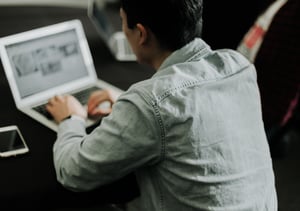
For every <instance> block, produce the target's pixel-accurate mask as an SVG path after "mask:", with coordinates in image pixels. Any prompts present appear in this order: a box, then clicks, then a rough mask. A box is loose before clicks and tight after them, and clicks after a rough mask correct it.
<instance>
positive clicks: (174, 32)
mask: <svg viewBox="0 0 300 211" xmlns="http://www.w3.org/2000/svg"><path fill="white" fill-rule="evenodd" d="M202 1H203V0H146V1H144V0H121V7H122V8H123V10H124V11H125V12H126V14H127V24H128V27H129V28H131V29H133V28H134V27H135V26H136V24H137V23H141V24H143V25H144V26H146V27H148V28H149V29H150V30H151V31H152V32H153V33H154V34H155V36H156V38H157V40H158V42H159V44H160V46H161V47H162V48H165V49H168V50H172V51H174V50H177V49H179V48H181V47H183V46H184V45H186V44H187V43H189V42H191V41H192V40H193V39H194V38H195V37H200V36H201V31H202V6H203V5H202V4H203V3H202Z"/></svg>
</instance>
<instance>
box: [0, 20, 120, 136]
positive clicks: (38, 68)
mask: <svg viewBox="0 0 300 211" xmlns="http://www.w3.org/2000/svg"><path fill="white" fill-rule="evenodd" d="M0 55H1V61H2V64H3V68H4V71H5V74H6V77H7V79H8V82H9V86H10V89H11V92H12V95H13V97H14V101H15V104H16V107H17V108H18V109H19V110H20V111H22V112H24V113H25V114H27V115H29V116H30V117H32V118H33V119H35V120H37V121H39V122H40V123H42V124H44V125H45V126H47V127H48V128H50V129H52V130H54V131H57V124H56V123H55V121H54V120H53V118H52V117H51V115H50V114H49V113H48V112H47V111H46V109H45V104H47V102H48V100H49V99H50V98H51V97H53V96H54V95H56V94H72V95H74V96H75V97H77V98H78V99H79V100H80V101H81V103H82V104H83V105H86V101H87V98H88V96H89V94H90V92H91V91H94V90H99V89H112V90H114V91H115V92H116V93H117V94H121V93H122V90H120V89H118V88H117V87H115V86H113V85H111V84H109V83H107V82H105V81H103V80H100V79H98V77H97V74H96V71H95V67H94V63H93V60H92V55H91V52H90V49H89V46H88V42H87V39H86V36H85V33H84V29H83V26H82V24H81V22H80V20H70V21H65V22H61V23H57V24H53V25H49V26H45V27H41V28H37V29H33V30H29V31H26V32H21V33H18V34H14V35H10V36H6V37H2V38H0ZM95 121H96V120H91V119H90V120H88V121H87V127H89V126H91V125H92V124H94V123H95Z"/></svg>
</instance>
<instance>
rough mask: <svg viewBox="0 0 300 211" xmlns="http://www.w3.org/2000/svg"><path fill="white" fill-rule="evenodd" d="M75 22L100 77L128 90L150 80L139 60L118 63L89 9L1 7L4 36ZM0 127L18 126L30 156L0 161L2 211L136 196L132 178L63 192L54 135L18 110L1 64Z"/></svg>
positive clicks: (136, 191) (124, 198) (88, 203)
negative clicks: (84, 190)
mask: <svg viewBox="0 0 300 211" xmlns="http://www.w3.org/2000/svg"><path fill="white" fill-rule="evenodd" d="M71 19H80V20H81V21H82V23H83V26H84V30H85V32H86V36H87V39H88V43H89V45H90V49H91V52H92V55H93V59H94V63H95V67H96V70H97V74H98V77H99V78H101V79H102V80H105V81H107V82H109V83H111V84H113V85H115V86H117V87H119V88H121V89H124V90H126V89H127V88H128V87H129V86H130V85H132V84H133V83H135V82H137V81H140V80H144V79H147V78H149V77H151V75H152V74H153V70H150V69H149V68H147V67H145V66H141V65H139V64H137V63H136V62H118V61H116V60H115V59H114V57H113V56H112V55H111V54H110V52H109V51H108V49H107V47H106V46H105V45H104V43H103V41H102V40H101V39H100V38H99V36H98V34H97V32H96V30H95V28H94V26H93V24H92V23H91V21H90V20H89V18H88V17H87V12H86V10H85V9H80V8H65V7H34V6H30V7H0V37H3V36H6V35H10V34H14V33H18V32H22V31H26V30H30V29H34V28H37V27H42V26H46V25H49V24H54V23H58V22H62V21H66V20H71ZM0 96H1V100H0V108H1V112H0V127H2V126H7V125H17V126H18V127H19V128H20V130H21V132H22V134H23V136H24V138H25V140H26V142H27V144H28V147H29V149H30V152H29V153H27V154H24V155H19V156H16V157H11V158H1V159H0V169H1V173H0V198H1V208H0V209H1V210H2V208H4V207H6V209H7V210H13V208H18V207H24V206H25V207H27V208H37V209H40V208H41V207H43V208H42V209H40V210H45V207H49V208H51V207H56V206H57V205H58V204H60V206H63V207H64V206H65V207H72V206H74V207H80V206H83V207H87V206H92V205H93V204H94V203H106V202H124V201H127V200H129V199H132V198H133V197H134V196H136V195H137V194H138V189H137V186H136V184H135V178H134V176H133V175H128V176H127V177H125V178H124V179H122V180H120V181H117V182H116V183H113V184H110V185H108V186H106V187H101V188H99V189H98V190H95V191H91V192H88V193H74V192H71V191H68V190H66V189H65V188H63V187H62V186H61V185H60V184H59V183H58V182H57V181H56V177H55V171H54V166H53V160H52V159H53V157H52V146H53V143H54V141H55V139H56V134H55V133H54V132H53V131H51V130H50V129H48V128H46V127H45V126H43V125H41V124H39V123H38V122H36V121H35V120H33V119H31V118H30V117H28V116H27V115H25V114H23V113H21V112H20V111H18V110H17V109H16V107H15V104H14V101H13V97H12V94H11V92H10V89H9V85H8V82H7V80H6V77H5V74H4V70H3V67H2V64H1V65H0ZM8 207H10V208H8Z"/></svg>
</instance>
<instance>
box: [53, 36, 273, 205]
mask: <svg viewBox="0 0 300 211" xmlns="http://www.w3.org/2000/svg"><path fill="white" fill-rule="evenodd" d="M261 112H262V111H261V103H260V95H259V90H258V87H257V82H256V72H255V68H254V66H253V65H252V64H251V63H249V62H248V61H247V60H246V59H245V58H244V57H243V56H241V55H240V54H239V53H237V52H235V51H232V50H225V49H224V50H217V51H213V50H211V49H210V48H209V46H208V45H207V44H206V43H204V41H203V40H201V39H200V38H197V39H195V40H194V41H192V42H191V43H189V44H188V45H186V46H184V47H183V48H181V49H179V50H177V51H175V52H174V53H173V54H171V55H170V56H169V57H168V58H167V59H166V60H165V61H164V63H163V64H162V65H161V67H160V68H159V70H158V71H157V73H156V74H154V75H153V77H152V78H150V79H148V80H145V81H142V82H139V83H137V84H134V85H133V86H131V87H130V88H129V90H127V91H126V92H125V93H124V94H122V95H121V96H120V97H119V98H118V100H117V102H116V103H115V104H114V105H113V111H112V113H111V114H110V115H109V116H107V117H105V118H104V119H103V120H102V123H101V125H100V126H99V127H97V128H96V129H95V130H94V131H93V132H92V133H91V134H89V135H86V133H85V128H84V123H83V122H81V121H78V120H72V119H69V120H66V121H63V122H62V123H61V124H60V126H59V131H58V135H57V141H56V143H55V145H54V164H55V168H56V172H57V179H58V181H59V182H61V183H62V184H63V185H64V186H65V187H66V188H69V189H72V190H74V191H88V190H91V189H93V188H96V187H100V186H101V185H103V184H107V183H110V182H112V181H114V180H116V179H119V178H121V177H123V176H125V175H127V174H128V173H130V172H133V171H134V172H135V173H136V177H137V181H138V184H139V186H140V190H141V195H140V197H139V202H140V206H141V208H140V211H189V210H216V211H217V210H224V211H225V210H226V211H227V210H228V211H243V210H245V211H246V210H249V211H250V210H257V211H263V210H270V211H276V210H277V196H276V190H275V184H274V183H275V182H274V173H273V167H272V161H271V157H270V152H269V147H268V144H267V140H266V135H265V131H264V125H263V121H262V114H261ZM128 191H130V190H128Z"/></svg>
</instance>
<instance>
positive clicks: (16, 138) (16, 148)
mask: <svg viewBox="0 0 300 211" xmlns="http://www.w3.org/2000/svg"><path fill="white" fill-rule="evenodd" d="M27 151H28V148H27V146H26V144H25V141H24V139H23V138H22V136H21V134H20V132H19V131H18V129H17V128H14V127H10V128H7V129H5V130H2V131H0V155H2V156H9V155H16V154H20V153H25V152H27Z"/></svg>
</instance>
